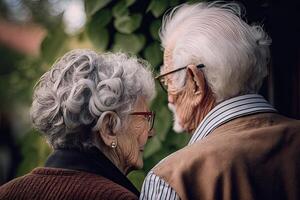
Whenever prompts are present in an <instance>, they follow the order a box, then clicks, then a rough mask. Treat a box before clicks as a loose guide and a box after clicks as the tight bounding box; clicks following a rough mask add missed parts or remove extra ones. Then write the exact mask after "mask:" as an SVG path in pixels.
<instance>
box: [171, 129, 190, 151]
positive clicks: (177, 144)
mask: <svg viewBox="0 0 300 200" xmlns="http://www.w3.org/2000/svg"><path fill="white" fill-rule="evenodd" d="M167 137H168V143H169V145H170V146H173V147H174V150H176V149H180V148H183V147H184V146H186V145H187V143H188V142H189V140H190V138H191V135H189V134H188V133H175V132H174V131H170V132H169V134H168V135H167Z"/></svg>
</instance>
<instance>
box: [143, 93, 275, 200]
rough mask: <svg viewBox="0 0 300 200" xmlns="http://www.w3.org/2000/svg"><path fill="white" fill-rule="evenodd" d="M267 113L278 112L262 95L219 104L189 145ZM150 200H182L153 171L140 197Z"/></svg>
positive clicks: (201, 125) (236, 98) (247, 96)
mask: <svg viewBox="0 0 300 200" xmlns="http://www.w3.org/2000/svg"><path fill="white" fill-rule="evenodd" d="M266 112H277V111H276V110H275V109H274V108H273V107H272V106H271V105H270V104H269V103H268V102H267V101H266V100H265V99H264V98H263V97H262V96H261V95H258V94H247V95H242V96H238V97H234V98H231V99H228V100H226V101H224V102H222V103H220V104H218V105H217V106H216V107H214V108H213V109H212V110H211V111H210V112H209V113H208V114H207V115H206V116H205V118H204V119H203V120H202V122H201V123H200V124H199V126H198V127H197V129H196V131H195V133H194V134H193V136H192V138H191V139H190V141H189V144H188V145H191V144H193V143H195V142H196V141H198V140H201V139H203V138H205V137H206V136H208V135H209V134H210V133H211V132H212V131H213V130H215V129H216V128H217V127H219V126H221V125H222V124H224V123H226V122H229V121H230V120H233V119H236V118H238V117H242V116H246V115H250V114H255V113H266ZM165 159H166V158H165ZM163 160H164V159H163ZM161 162H162V161H161ZM161 162H159V163H161ZM148 199H150V200H158V199H171V200H179V199H180V198H179V196H178V194H177V193H176V191H175V190H174V189H173V188H172V187H171V186H170V185H169V184H168V183H167V182H165V181H164V180H163V179H162V178H160V177H159V176H156V175H155V174H154V173H153V171H152V170H151V171H150V172H149V173H148V175H147V177H146V178H145V181H144V184H143V187H142V191H141V196H140V200H148Z"/></svg>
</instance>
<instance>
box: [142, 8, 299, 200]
mask: <svg viewBox="0 0 300 200" xmlns="http://www.w3.org/2000/svg"><path fill="white" fill-rule="evenodd" d="M240 13H241V12H240V8H239V6H238V5H236V4H220V3H198V4H194V5H187V4H184V5H181V6H179V7H176V8H175V9H174V10H172V11H171V12H170V14H169V15H167V16H166V17H164V20H163V23H162V28H161V33H160V37H161V41H162V46H163V47H164V66H163V67H162V69H161V75H160V76H158V77H157V78H158V79H159V80H160V82H161V84H162V86H163V87H164V88H165V89H166V91H167V93H168V101H169V108H170V109H171V110H172V111H173V113H174V118H175V119H174V130H175V131H177V132H182V131H187V132H189V133H193V135H192V138H191V140H190V142H189V144H188V145H187V146H186V147H185V148H183V149H181V150H179V151H177V152H175V153H174V154H172V155H170V156H168V157H167V158H165V159H164V160H162V161H161V162H160V163H159V164H158V165H157V166H156V167H154V168H153V169H152V170H151V171H150V172H149V174H148V175H147V177H146V179H145V182H144V184H143V188H142V191H141V196H140V199H193V200H194V199H202V200H205V199H243V200H244V199H300V148H299V147H300V121H297V120H294V119H289V118H286V117H284V116H281V115H279V114H278V113H277V112H276V110H275V109H274V108H273V107H272V106H271V105H270V104H269V103H268V102H267V101H266V100H265V99H264V98H263V97H262V96H261V95H259V94H257V93H258V90H259V89H260V87H261V84H262V82H263V79H264V77H265V76H266V75H267V63H268V60H269V45H270V43H271V40H270V38H269V37H268V36H267V34H266V33H265V32H264V31H263V29H262V28H261V27H260V26H257V25H255V26H250V25H248V24H247V23H245V22H244V21H243V20H242V19H241V17H240Z"/></svg>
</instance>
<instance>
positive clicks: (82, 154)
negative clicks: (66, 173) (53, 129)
mask: <svg viewBox="0 0 300 200" xmlns="http://www.w3.org/2000/svg"><path fill="white" fill-rule="evenodd" d="M45 167H52V168H63V169H71V170H77V171H84V172H88V173H93V174H97V175H100V176H103V177H105V178H107V179H109V180H111V181H113V182H115V183H117V184H119V185H121V186H123V187H125V188H127V189H128V190H129V191H131V192H132V193H134V194H135V195H137V196H139V191H138V190H137V189H136V188H135V187H134V185H133V184H132V183H131V182H130V181H129V180H128V179H127V177H126V176H125V175H124V174H122V172H121V171H120V170H119V169H118V168H117V167H116V166H115V165H114V164H113V163H112V162H111V161H110V160H109V159H108V158H107V157H106V156H105V155H104V154H103V153H102V152H101V151H100V150H99V149H97V148H96V147H92V148H90V149H88V150H85V151H79V150H78V149H56V150H54V152H53V153H52V154H51V155H50V156H49V157H48V159H47V161H46V164H45Z"/></svg>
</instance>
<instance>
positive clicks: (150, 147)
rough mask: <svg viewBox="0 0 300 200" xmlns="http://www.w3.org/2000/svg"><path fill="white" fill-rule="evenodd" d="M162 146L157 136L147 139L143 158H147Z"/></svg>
mask: <svg viewBox="0 0 300 200" xmlns="http://www.w3.org/2000/svg"><path fill="white" fill-rule="evenodd" d="M161 147H162V145H161V142H160V141H159V139H158V137H157V136H154V137H152V138H151V139H150V140H148V143H147V144H146V146H145V151H144V158H145V159H147V158H148V157H149V156H151V155H153V154H154V153H156V152H157V151H159V149H160V148H161Z"/></svg>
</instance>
